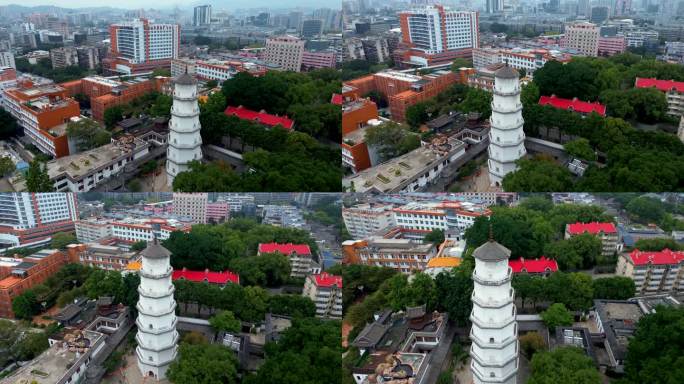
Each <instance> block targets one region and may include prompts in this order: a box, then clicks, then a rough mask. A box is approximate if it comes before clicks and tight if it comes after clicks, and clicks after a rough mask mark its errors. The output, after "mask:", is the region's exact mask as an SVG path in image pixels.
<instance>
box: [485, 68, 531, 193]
mask: <svg viewBox="0 0 684 384" xmlns="http://www.w3.org/2000/svg"><path fill="white" fill-rule="evenodd" d="M490 123H491V130H490V131H489V148H488V152H489V182H490V183H491V184H492V185H496V186H500V185H501V182H502V180H503V178H504V176H506V175H507V174H508V173H510V172H513V171H515V170H516V169H517V165H516V164H515V162H516V161H517V160H518V159H520V158H522V157H524V156H525V154H526V153H527V152H526V150H525V132H524V131H523V123H524V121H523V117H522V103H521V102H520V81H519V80H518V72H517V71H516V70H514V69H513V68H511V67H508V66H506V67H503V68H501V69H500V70H498V71H496V73H495V78H494V98H493V99H492V116H491V117H490Z"/></svg>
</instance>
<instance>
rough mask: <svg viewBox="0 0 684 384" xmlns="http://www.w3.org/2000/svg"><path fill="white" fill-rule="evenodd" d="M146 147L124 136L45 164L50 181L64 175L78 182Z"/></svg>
mask: <svg viewBox="0 0 684 384" xmlns="http://www.w3.org/2000/svg"><path fill="white" fill-rule="evenodd" d="M147 146H149V144H148V143H145V142H144V141H142V140H140V139H137V138H135V137H132V136H124V137H122V138H120V139H118V140H116V141H114V142H113V143H110V144H106V145H103V146H101V147H98V148H94V149H91V150H88V151H85V152H81V153H78V154H76V155H70V156H64V157H60V158H58V159H55V160H52V161H49V162H48V163H47V168H48V174H49V175H50V179H52V180H55V179H57V178H59V177H60V176H61V175H66V176H67V177H69V178H70V179H72V180H79V179H81V178H83V177H85V176H87V175H89V174H91V173H93V172H95V171H96V170H98V169H100V168H104V167H107V166H109V165H110V164H112V163H114V162H115V161H117V160H119V159H121V158H123V157H126V156H128V155H129V154H130V153H131V152H133V151H137V150H140V149H142V148H144V147H147Z"/></svg>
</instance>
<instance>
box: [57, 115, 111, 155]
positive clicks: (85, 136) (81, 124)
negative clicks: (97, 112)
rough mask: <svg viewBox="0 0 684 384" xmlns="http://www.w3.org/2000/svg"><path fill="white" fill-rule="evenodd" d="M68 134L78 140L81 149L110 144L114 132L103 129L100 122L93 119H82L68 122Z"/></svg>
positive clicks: (85, 149) (77, 143)
mask: <svg viewBox="0 0 684 384" xmlns="http://www.w3.org/2000/svg"><path fill="white" fill-rule="evenodd" d="M67 135H68V136H69V138H71V139H73V140H75V141H76V145H77V147H78V150H79V151H87V150H89V149H93V148H97V147H101V146H103V145H105V144H109V142H111V139H112V134H111V133H109V132H107V131H105V130H104V129H102V127H101V126H100V124H98V122H96V121H95V120H91V119H80V120H79V121H70V122H69V123H67Z"/></svg>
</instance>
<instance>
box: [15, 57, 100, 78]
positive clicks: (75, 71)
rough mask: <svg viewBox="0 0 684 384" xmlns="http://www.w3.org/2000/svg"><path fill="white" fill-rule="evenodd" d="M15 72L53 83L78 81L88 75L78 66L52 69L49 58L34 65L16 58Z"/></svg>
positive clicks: (24, 59) (26, 60)
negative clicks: (43, 78)
mask: <svg viewBox="0 0 684 384" xmlns="http://www.w3.org/2000/svg"><path fill="white" fill-rule="evenodd" d="M15 64H16V66H17V71H19V72H26V73H32V74H34V75H38V76H42V77H47V78H48V79H51V80H53V81H54V82H55V83H63V82H66V81H71V80H78V79H80V78H82V77H85V76H86V75H88V74H89V71H88V70H87V69H84V68H81V67H79V66H78V65H72V66H69V67H66V68H55V69H53V68H52V61H51V60H50V59H49V58H42V59H38V62H37V63H36V64H31V63H29V62H28V59H26V58H24V57H17V58H16V59H15Z"/></svg>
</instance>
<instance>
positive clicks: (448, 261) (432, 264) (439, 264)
mask: <svg viewBox="0 0 684 384" xmlns="http://www.w3.org/2000/svg"><path fill="white" fill-rule="evenodd" d="M459 265H461V258H460V257H451V256H444V257H433V258H432V259H430V260H428V263H427V267H428V268H455V267H458V266H459Z"/></svg>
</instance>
